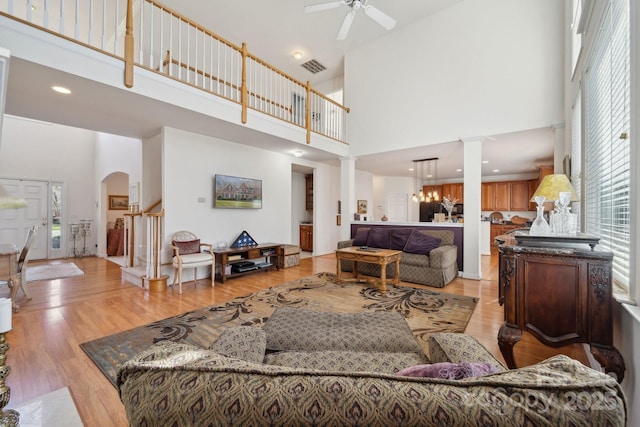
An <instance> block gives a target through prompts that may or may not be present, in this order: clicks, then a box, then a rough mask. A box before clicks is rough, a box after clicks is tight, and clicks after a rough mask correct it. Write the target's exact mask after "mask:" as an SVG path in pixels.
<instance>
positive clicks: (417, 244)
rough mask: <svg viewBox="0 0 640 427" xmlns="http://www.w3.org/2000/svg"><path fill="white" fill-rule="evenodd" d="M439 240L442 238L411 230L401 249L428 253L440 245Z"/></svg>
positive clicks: (420, 253) (415, 252)
mask: <svg viewBox="0 0 640 427" xmlns="http://www.w3.org/2000/svg"><path fill="white" fill-rule="evenodd" d="M440 242H442V240H441V239H438V238H437V237H433V236H430V235H428V234H424V233H422V232H420V231H418V230H413V231H412V232H411V235H410V236H409V239H407V244H406V245H405V247H404V249H403V250H404V252H408V253H410V254H418V255H429V254H430V253H431V251H432V250H434V249H435V248H437V247H438V246H440Z"/></svg>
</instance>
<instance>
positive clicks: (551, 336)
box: [498, 242, 625, 382]
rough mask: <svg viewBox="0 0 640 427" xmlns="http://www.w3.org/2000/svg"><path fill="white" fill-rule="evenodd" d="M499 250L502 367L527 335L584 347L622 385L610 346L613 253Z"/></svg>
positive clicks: (510, 246) (526, 248)
mask: <svg viewBox="0 0 640 427" xmlns="http://www.w3.org/2000/svg"><path fill="white" fill-rule="evenodd" d="M498 251H499V254H500V259H499V268H500V273H499V302H500V304H501V305H504V320H505V321H504V323H503V325H502V326H501V327H500V331H499V332H498V344H499V346H500V351H501V352H502V355H503V356H504V359H505V361H506V362H507V366H508V367H509V368H511V369H513V368H515V367H516V363H515V360H514V357H513V346H514V345H515V344H516V343H517V342H518V341H520V338H521V335H522V331H527V332H529V333H531V334H532V335H533V336H534V337H536V338H537V339H538V340H539V341H540V342H542V343H544V344H546V345H549V346H552V347H560V346H563V345H565V344H569V343H587V344H589V346H590V351H591V353H592V354H593V356H594V357H595V359H596V360H597V361H598V363H600V364H601V365H602V366H603V367H604V368H605V371H606V372H607V373H609V372H613V373H615V374H616V376H617V380H618V382H621V381H622V379H623V378H624V370H625V366H624V360H623V359H622V356H621V355H620V353H619V352H618V350H617V349H616V348H615V347H613V316H612V304H613V299H612V298H613V297H612V289H611V284H612V270H611V262H612V259H613V254H612V253H610V252H601V251H594V250H589V248H588V247H586V249H576V248H559V247H537V246H517V245H516V244H515V242H513V244H503V245H500V246H499V247H498Z"/></svg>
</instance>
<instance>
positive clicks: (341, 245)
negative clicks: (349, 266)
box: [338, 239, 353, 249]
mask: <svg viewBox="0 0 640 427" xmlns="http://www.w3.org/2000/svg"><path fill="white" fill-rule="evenodd" d="M350 246H353V239H349V240H343V241H341V242H338V249H344V248H348V247H350Z"/></svg>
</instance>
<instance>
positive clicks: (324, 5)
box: [304, 1, 345, 13]
mask: <svg viewBox="0 0 640 427" xmlns="http://www.w3.org/2000/svg"><path fill="white" fill-rule="evenodd" d="M343 4H345V2H344V1H332V2H329V3H320V4H312V5H309V6H305V7H304V12H305V13H311V12H319V11H321V10H328V9H335V8H337V7H340V6H342V5H343Z"/></svg>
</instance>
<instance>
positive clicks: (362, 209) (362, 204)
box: [358, 200, 367, 214]
mask: <svg viewBox="0 0 640 427" xmlns="http://www.w3.org/2000/svg"><path fill="white" fill-rule="evenodd" d="M358 213H359V214H366V213H367V201H366V200H358Z"/></svg>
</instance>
